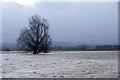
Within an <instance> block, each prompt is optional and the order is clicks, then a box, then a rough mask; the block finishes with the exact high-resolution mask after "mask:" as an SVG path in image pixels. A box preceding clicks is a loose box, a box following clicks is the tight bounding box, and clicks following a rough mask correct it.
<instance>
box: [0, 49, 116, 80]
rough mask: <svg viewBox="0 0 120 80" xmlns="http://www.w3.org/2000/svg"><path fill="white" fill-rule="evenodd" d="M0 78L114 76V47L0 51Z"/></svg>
mask: <svg viewBox="0 0 120 80" xmlns="http://www.w3.org/2000/svg"><path fill="white" fill-rule="evenodd" d="M0 55H1V56H2V77H3V78H117V77H118V51H62V52H61V51H54V52H50V53H47V54H37V55H33V54H24V53H22V52H17V51H9V52H2V54H0Z"/></svg>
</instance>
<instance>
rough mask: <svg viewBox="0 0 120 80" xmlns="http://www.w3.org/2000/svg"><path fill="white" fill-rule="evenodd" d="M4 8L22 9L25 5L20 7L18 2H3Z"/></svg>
mask: <svg viewBox="0 0 120 80" xmlns="http://www.w3.org/2000/svg"><path fill="white" fill-rule="evenodd" d="M2 7H8V8H20V7H24V6H23V5H20V4H18V3H16V2H6V3H4V2H2Z"/></svg>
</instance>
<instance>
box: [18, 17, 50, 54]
mask: <svg viewBox="0 0 120 80" xmlns="http://www.w3.org/2000/svg"><path fill="white" fill-rule="evenodd" d="M48 30H49V24H48V21H47V20H46V19H44V18H42V17H40V16H38V15H34V16H32V17H31V18H29V28H25V29H22V30H21V33H20V36H19V37H18V39H17V44H18V46H19V48H20V49H21V50H24V51H28V52H33V54H36V53H40V52H45V53H47V52H48V49H49V46H50V44H51V38H50V36H49V35H48Z"/></svg>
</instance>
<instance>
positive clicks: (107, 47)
mask: <svg viewBox="0 0 120 80" xmlns="http://www.w3.org/2000/svg"><path fill="white" fill-rule="evenodd" d="M1 50H2V51H19V50H20V49H19V48H5V47H2V49H1ZM49 50H52V51H54V50H56V51H57V50H72V51H74V50H76V51H77V50H120V46H118V45H96V46H87V45H79V46H71V47H63V46H53V47H50V48H49Z"/></svg>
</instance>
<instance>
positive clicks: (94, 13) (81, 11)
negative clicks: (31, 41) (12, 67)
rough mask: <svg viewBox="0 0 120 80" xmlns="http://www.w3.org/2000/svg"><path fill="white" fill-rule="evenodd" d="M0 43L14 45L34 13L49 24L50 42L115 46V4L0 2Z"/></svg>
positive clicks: (116, 22)
mask: <svg viewBox="0 0 120 80" xmlns="http://www.w3.org/2000/svg"><path fill="white" fill-rule="evenodd" d="M2 13H3V14H2V27H3V29H2V30H3V32H2V33H3V43H9V42H10V43H14V42H15V41H16V39H17V37H18V35H19V32H20V30H21V29H22V28H24V27H28V18H29V17H31V16H32V15H35V14H38V15H40V16H42V17H44V18H46V19H47V20H48V21H49V23H50V34H51V37H52V39H53V41H59V42H72V43H74V42H82V43H100V44H101V43H105V44H115V43H117V41H118V19H117V18H118V5H117V2H116V3H115V2H84V3H83V2H76V3H74V2H36V3H35V5H32V6H23V5H20V4H18V3H15V2H8V3H3V10H2Z"/></svg>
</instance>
